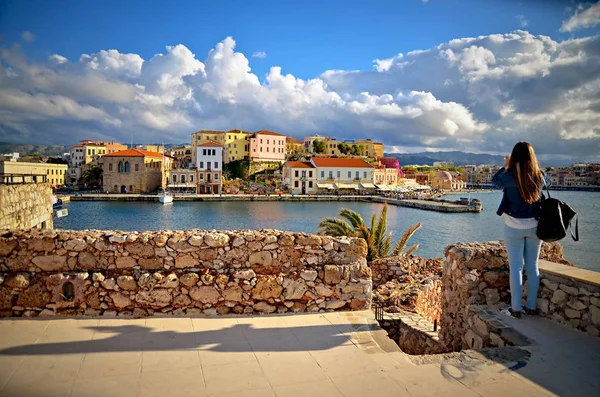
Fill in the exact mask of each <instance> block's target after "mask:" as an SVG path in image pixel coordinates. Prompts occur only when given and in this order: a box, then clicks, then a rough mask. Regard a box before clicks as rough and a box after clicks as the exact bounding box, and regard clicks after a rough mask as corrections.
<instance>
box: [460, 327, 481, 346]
mask: <svg viewBox="0 0 600 397" xmlns="http://www.w3.org/2000/svg"><path fill="white" fill-rule="evenodd" d="M464 341H465V342H466V345H467V346H468V347H469V348H470V349H474V350H480V349H483V339H482V338H481V336H479V335H477V334H476V333H475V332H473V330H471V329H469V330H467V332H466V333H465V336H464Z"/></svg>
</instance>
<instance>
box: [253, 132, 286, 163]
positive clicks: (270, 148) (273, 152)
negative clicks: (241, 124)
mask: <svg viewBox="0 0 600 397" xmlns="http://www.w3.org/2000/svg"><path fill="white" fill-rule="evenodd" d="M285 145H286V137H285V135H282V134H278V133H277V132H273V131H267V130H262V131H258V132H255V133H254V134H253V135H252V137H251V138H250V153H249V159H250V160H251V161H279V162H284V161H285V157H286V148H285Z"/></svg>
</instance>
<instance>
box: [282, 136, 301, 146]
mask: <svg viewBox="0 0 600 397" xmlns="http://www.w3.org/2000/svg"><path fill="white" fill-rule="evenodd" d="M285 141H286V142H287V143H295V144H303V143H304V142H302V141H301V140H298V139H296V138H291V137H289V136H288V137H287V138H285Z"/></svg>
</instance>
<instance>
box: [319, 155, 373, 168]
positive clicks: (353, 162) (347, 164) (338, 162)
mask: <svg viewBox="0 0 600 397" xmlns="http://www.w3.org/2000/svg"><path fill="white" fill-rule="evenodd" d="M312 161H313V163H314V164H315V165H316V166H317V167H342V168H374V167H373V166H372V165H371V164H369V163H367V162H366V161H365V160H363V159H353V158H348V159H347V158H329V157H313V158H312Z"/></svg>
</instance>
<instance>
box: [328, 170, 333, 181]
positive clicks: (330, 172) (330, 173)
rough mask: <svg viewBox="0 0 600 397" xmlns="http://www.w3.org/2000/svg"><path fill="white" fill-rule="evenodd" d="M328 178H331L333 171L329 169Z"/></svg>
mask: <svg viewBox="0 0 600 397" xmlns="http://www.w3.org/2000/svg"><path fill="white" fill-rule="evenodd" d="M329 179H333V171H329Z"/></svg>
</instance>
